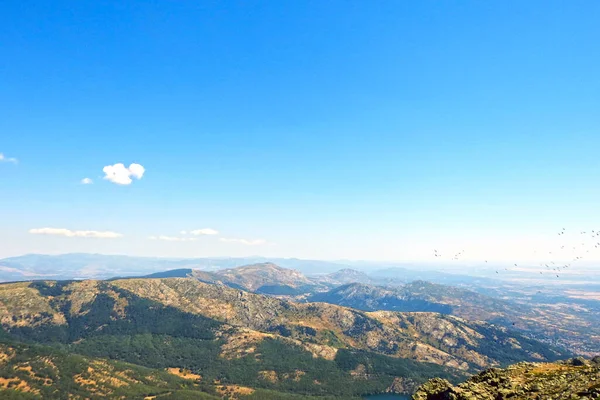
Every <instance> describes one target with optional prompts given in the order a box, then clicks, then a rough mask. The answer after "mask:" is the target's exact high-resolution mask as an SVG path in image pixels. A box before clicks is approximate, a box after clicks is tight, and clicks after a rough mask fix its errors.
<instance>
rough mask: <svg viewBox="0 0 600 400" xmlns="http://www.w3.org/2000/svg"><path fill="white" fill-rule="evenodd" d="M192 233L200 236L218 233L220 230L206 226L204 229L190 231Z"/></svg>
mask: <svg viewBox="0 0 600 400" xmlns="http://www.w3.org/2000/svg"><path fill="white" fill-rule="evenodd" d="M190 233H191V234H192V235H196V236H200V235H218V234H219V231H216V230H214V229H211V228H204V229H196V230H194V231H190Z"/></svg>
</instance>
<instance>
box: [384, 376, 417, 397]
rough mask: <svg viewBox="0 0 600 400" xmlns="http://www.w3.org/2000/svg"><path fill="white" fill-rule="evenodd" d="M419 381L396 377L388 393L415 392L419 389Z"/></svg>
mask: <svg viewBox="0 0 600 400" xmlns="http://www.w3.org/2000/svg"><path fill="white" fill-rule="evenodd" d="M417 386H418V384H417V382H415V381H414V380H412V379H410V378H400V377H399V378H395V379H394V381H393V382H392V384H391V385H390V387H388V388H387V390H386V393H414V392H415V390H416V389H417Z"/></svg>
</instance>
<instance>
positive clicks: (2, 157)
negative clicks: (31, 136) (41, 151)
mask: <svg viewBox="0 0 600 400" xmlns="http://www.w3.org/2000/svg"><path fill="white" fill-rule="evenodd" d="M0 162H8V163H13V164H16V163H18V162H19V160H17V159H16V158H14V157H6V156H5V155H4V154H2V153H0Z"/></svg>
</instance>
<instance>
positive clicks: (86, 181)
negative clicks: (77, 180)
mask: <svg viewBox="0 0 600 400" xmlns="http://www.w3.org/2000/svg"><path fill="white" fill-rule="evenodd" d="M92 183H94V181H92V180H91V179H90V178H83V179H82V180H81V184H82V185H91V184H92Z"/></svg>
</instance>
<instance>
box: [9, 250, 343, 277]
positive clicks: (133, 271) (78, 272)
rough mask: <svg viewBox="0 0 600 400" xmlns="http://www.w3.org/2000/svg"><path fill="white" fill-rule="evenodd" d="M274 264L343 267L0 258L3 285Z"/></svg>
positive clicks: (247, 260)
mask: <svg viewBox="0 0 600 400" xmlns="http://www.w3.org/2000/svg"><path fill="white" fill-rule="evenodd" d="M260 263H274V264H277V265H279V266H281V267H283V268H291V269H296V270H299V271H300V272H302V273H305V274H306V273H315V272H319V273H323V272H333V271H336V270H339V269H341V268H344V266H345V265H344V264H338V263H333V262H327V261H317V260H299V259H293V258H290V259H288V258H272V259H267V258H264V257H244V258H242V257H240V258H186V259H181V258H180V259H177V258H157V257H130V256H119V255H103V254H85V253H71V254H61V255H44V254H27V255H24V256H19V257H10V258H4V259H0V282H7V281H21V280H31V279H107V278H111V277H115V276H121V277H123V276H143V275H147V274H151V273H156V272H161V271H166V270H172V269H182V268H183V269H196V270H203V271H215V270H219V269H227V268H235V267H238V266H241V265H251V264H260Z"/></svg>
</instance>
